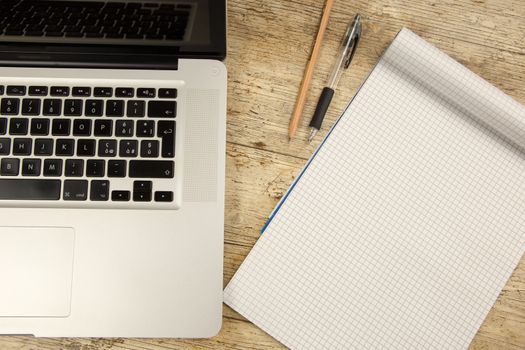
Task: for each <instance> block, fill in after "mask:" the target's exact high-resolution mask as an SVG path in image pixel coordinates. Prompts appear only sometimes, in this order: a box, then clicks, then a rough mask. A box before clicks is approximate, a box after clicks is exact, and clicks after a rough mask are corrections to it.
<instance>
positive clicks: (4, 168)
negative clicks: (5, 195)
mask: <svg viewBox="0 0 525 350" xmlns="http://www.w3.org/2000/svg"><path fill="white" fill-rule="evenodd" d="M19 168H20V159H18V158H2V161H1V162H0V175H2V176H16V175H18V170H19ZM1 192H2V191H0V195H1Z"/></svg>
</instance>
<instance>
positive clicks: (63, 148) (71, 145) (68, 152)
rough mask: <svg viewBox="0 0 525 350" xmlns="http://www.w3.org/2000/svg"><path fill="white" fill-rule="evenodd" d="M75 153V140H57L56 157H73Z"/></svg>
mask: <svg viewBox="0 0 525 350" xmlns="http://www.w3.org/2000/svg"><path fill="white" fill-rule="evenodd" d="M74 152H75V140H73V139H57V141H56V148H55V155H57V156H72V155H73V153H74Z"/></svg>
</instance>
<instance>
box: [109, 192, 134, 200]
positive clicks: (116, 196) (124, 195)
mask: <svg viewBox="0 0 525 350" xmlns="http://www.w3.org/2000/svg"><path fill="white" fill-rule="evenodd" d="M129 198H130V192H129V191H113V192H111V200H112V201H115V202H129Z"/></svg>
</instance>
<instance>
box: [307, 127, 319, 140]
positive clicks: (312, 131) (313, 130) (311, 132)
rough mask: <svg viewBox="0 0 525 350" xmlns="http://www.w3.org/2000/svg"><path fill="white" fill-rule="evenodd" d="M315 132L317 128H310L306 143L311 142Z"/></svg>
mask: <svg viewBox="0 0 525 350" xmlns="http://www.w3.org/2000/svg"><path fill="white" fill-rule="evenodd" d="M315 134H317V129H316V128H311V129H310V136H308V143H312V140H313V139H314V137H315Z"/></svg>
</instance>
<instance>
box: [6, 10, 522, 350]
mask: <svg viewBox="0 0 525 350" xmlns="http://www.w3.org/2000/svg"><path fill="white" fill-rule="evenodd" d="M322 7H323V2H322V1H319V0H289V1H283V0H265V1H258V0H229V4H228V11H229V18H228V25H229V28H228V31H229V32H228V35H229V53H228V58H227V61H226V63H227V65H228V69H229V87H228V93H229V102H228V146H227V183H226V221H225V222H226V224H225V266H224V273H225V276H224V282H225V283H227V281H229V280H230V278H231V277H232V275H233V274H234V272H235V271H236V269H237V268H238V267H239V265H240V264H241V263H242V261H243V259H244V258H245V256H246V255H247V254H248V252H249V251H250V248H251V247H252V246H253V244H254V243H255V241H256V240H257V238H258V236H259V231H260V229H261V227H262V225H263V224H264V222H265V220H266V218H267V216H268V214H269V213H270V212H271V210H272V209H273V207H274V206H275V204H276V203H277V202H278V200H279V199H280V198H281V197H282V195H283V194H284V192H285V191H286V189H287V188H288V186H289V185H290V183H291V182H292V181H293V179H294V178H295V176H296V174H297V173H298V172H299V170H300V169H301V167H302V166H303V165H304V162H305V160H306V159H307V158H308V157H309V156H310V155H311V154H312V151H313V150H314V149H315V147H316V146H317V145H318V143H319V142H320V141H321V140H322V138H323V136H324V135H325V133H326V128H327V127H328V126H329V125H331V124H332V123H333V122H334V120H335V119H336V118H337V116H338V114H339V113H340V112H341V110H342V109H343V108H344V106H345V104H346V101H348V100H349V99H350V98H351V97H352V96H353V94H354V93H355V91H356V89H357V87H358V86H359V84H360V83H361V82H362V81H363V79H364V78H365V77H366V76H367V74H368V73H369V72H370V71H371V69H372V68H373V66H374V64H375V63H376V62H377V60H378V59H379V57H380V56H381V54H382V53H383V51H384V50H385V48H386V47H387V46H388V44H389V43H390V42H391V41H392V39H393V38H394V36H395V34H396V33H397V32H398V31H399V29H401V27H403V26H406V27H408V28H410V29H412V30H414V31H415V32H416V33H417V34H419V35H420V36H422V37H423V38H424V39H426V40H428V41H429V42H431V43H433V44H435V45H437V46H438V47H439V48H441V49H442V50H444V51H445V52H447V53H448V54H449V55H451V56H452V57H453V58H455V59H457V60H459V61H460V62H461V63H463V64H464V65H466V66H467V67H468V68H470V69H471V70H473V71H474V72H476V73H478V74H479V75H481V76H483V77H484V78H485V79H487V80H488V81H490V82H491V83H493V84H494V85H496V86H497V87H499V88H500V89H502V90H503V91H505V92H506V93H508V94H509V95H511V96H513V97H514V98H515V99H516V100H518V101H520V102H522V103H525V84H524V83H523V82H524V81H525V1H523V0H441V1H438V0H434V1H432V0H428V1H422V0H385V1H378V0H352V1H346V0H336V2H335V5H334V8H333V10H332V18H331V20H330V23H329V26H328V30H327V32H326V36H325V40H324V44H323V48H322V51H321V56H320V58H319V62H318V65H317V68H316V71H315V74H314V76H313V80H312V87H311V89H310V93H309V94H308V98H307V104H306V106H305V110H304V115H303V118H302V121H301V124H300V125H299V129H298V132H297V135H296V136H295V138H294V139H293V140H292V142H290V143H289V142H288V138H287V132H288V123H289V118H290V115H291V113H292V111H293V108H294V102H295V99H296V96H297V92H298V89H299V85H300V83H301V79H302V77H303V73H304V67H305V65H306V62H307V60H308V56H309V54H310V52H311V49H312V45H313V40H314V38H315V35H316V33H317V29H318V25H319V19H320V17H321V13H322ZM356 12H359V13H360V14H361V16H362V19H363V38H362V41H361V44H360V48H359V50H358V52H357V54H356V57H355V61H354V63H353V64H352V68H351V69H350V70H349V71H347V72H346V73H345V74H344V75H343V77H342V79H341V84H340V88H339V89H338V90H337V92H336V95H335V97H334V100H333V101H332V104H331V108H330V110H329V113H328V114H327V118H326V120H325V124H324V125H325V126H326V128H324V129H323V130H322V131H321V132H320V134H319V135H318V137H316V139H315V140H314V142H313V144H312V145H309V144H307V143H306V137H307V132H308V128H307V124H308V122H309V118H310V116H311V115H312V113H313V110H314V107H315V103H316V102H317V101H316V100H317V98H318V96H319V93H320V91H321V89H322V87H323V84H324V82H325V80H326V79H327V77H328V74H329V70H330V68H331V64H332V63H333V59H334V55H336V52H337V47H338V45H339V41H340V39H341V36H342V35H343V32H344V30H345V28H346V26H347V24H348V22H349V21H351V19H352V18H353V16H354V15H355V13H356ZM282 348H283V347H282V346H281V345H280V344H279V343H278V342H276V341H275V340H273V339H272V338H271V337H269V336H268V335H266V334H265V333H264V332H262V331H261V330H260V329H258V328H257V327H256V326H254V325H252V324H251V323H249V322H247V321H246V320H245V319H244V318H243V317H242V316H240V315H238V314H237V313H236V312H234V311H232V310H231V309H229V308H228V307H226V306H225V307H224V324H223V328H222V330H221V332H220V333H219V335H218V336H216V337H214V338H212V339H205V340H193V341H192V340H176V339H165V340H156V339H153V340H152V339H149V340H143V339H35V338H32V337H23V336H21V337H12V336H4V337H0V349H2V350H14V349H24V350H28V349H31V350H33V349H44V350H55V349H69V350H98V349H127V350H166V349H203V350H204V349H282ZM471 349H472V350H486V349H490V350H496V349H498V350H499V349H508V350H517V349H525V258H524V259H522V261H521V263H520V265H519V266H518V267H517V268H516V270H515V272H514V274H513V275H512V277H511V278H510V280H509V281H508V283H507V285H506V286H505V288H504V289H503V291H502V293H501V295H500V297H499V298H498V300H497V301H496V303H495V305H494V307H493V308H492V310H491V312H490V313H489V315H488V316H487V318H486V320H485V322H484V324H483V326H482V327H481V329H480V330H479V332H478V334H477V335H476V337H475V339H474V341H473V342H472V344H471Z"/></svg>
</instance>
